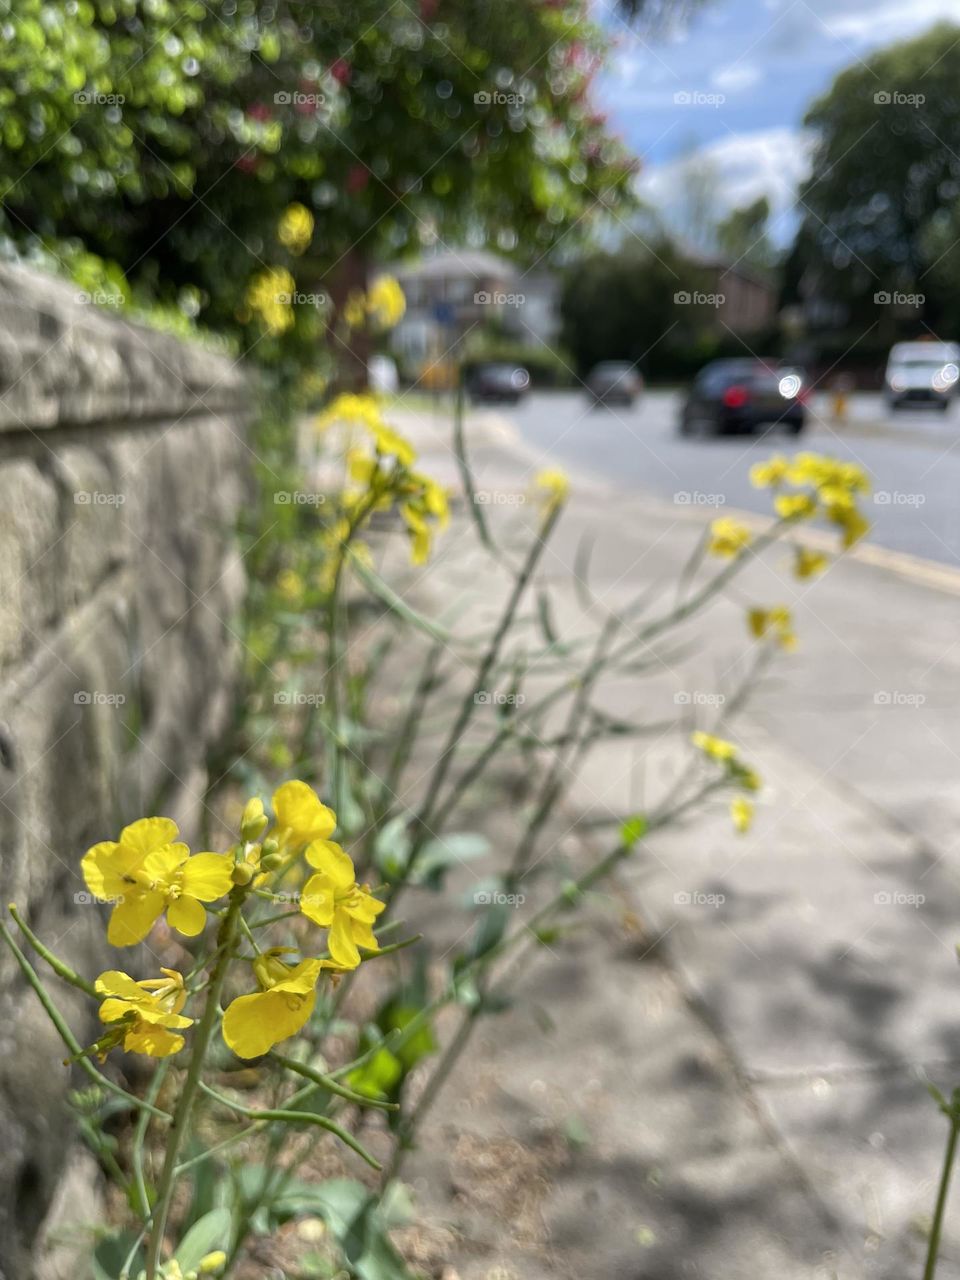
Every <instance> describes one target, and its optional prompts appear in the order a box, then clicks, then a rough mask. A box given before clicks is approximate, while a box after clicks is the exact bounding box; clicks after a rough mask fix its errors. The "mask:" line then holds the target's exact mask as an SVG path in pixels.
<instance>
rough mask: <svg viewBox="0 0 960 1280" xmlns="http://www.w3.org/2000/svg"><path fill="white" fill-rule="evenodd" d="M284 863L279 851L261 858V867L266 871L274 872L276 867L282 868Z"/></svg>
mask: <svg viewBox="0 0 960 1280" xmlns="http://www.w3.org/2000/svg"><path fill="white" fill-rule="evenodd" d="M283 863H284V857H283V854H282V853H281V852H280V850H279V849H277V850H275V851H274V852H273V853H264V854H261V856H260V866H261V867H262V868H263V870H264V871H273V869H274V868H275V867H280V866H282V865H283Z"/></svg>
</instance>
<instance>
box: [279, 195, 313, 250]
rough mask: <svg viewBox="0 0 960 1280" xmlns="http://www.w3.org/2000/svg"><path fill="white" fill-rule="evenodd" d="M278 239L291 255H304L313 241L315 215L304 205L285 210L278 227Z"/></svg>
mask: <svg viewBox="0 0 960 1280" xmlns="http://www.w3.org/2000/svg"><path fill="white" fill-rule="evenodd" d="M277 239H278V240H279V241H280V243H281V244H282V245H284V246H285V247H286V248H287V249H289V250H290V252H291V253H294V254H301V253H303V252H304V251H305V250H306V249H307V247H308V246H309V244H310V241H311V240H312V239H313V214H312V213H311V212H310V210H309V209H307V208H306V207H305V206H304V205H302V204H291V205H288V206H287V208H286V209H284V211H283V214H282V216H281V218H280V222H279V224H278V226H277Z"/></svg>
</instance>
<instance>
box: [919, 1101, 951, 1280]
mask: <svg viewBox="0 0 960 1280" xmlns="http://www.w3.org/2000/svg"><path fill="white" fill-rule="evenodd" d="M941 1109H942V1111H943V1113H944V1115H945V1116H946V1117H947V1119H948V1120H949V1121H950V1132H949V1134H948V1135H947V1147H946V1150H945V1151H944V1153H943V1168H942V1169H941V1171H940V1189H939V1190H938V1192H937V1206H936V1208H935V1209H934V1212H933V1223H932V1225H931V1227H930V1242H929V1245H928V1247H927V1262H926V1266H925V1267H924V1268H923V1280H934V1277H935V1275H936V1273H937V1260H938V1259H939V1257H940V1237H941V1235H942V1233H943V1218H944V1214H945V1212H946V1208H947V1193H948V1192H949V1190H950V1177H951V1174H952V1173H953V1165H954V1162H955V1160H956V1155H957V1139H958V1137H960V1089H954V1091H953V1098H952V1100H951V1103H950V1105H949V1106H948V1107H943V1108H941Z"/></svg>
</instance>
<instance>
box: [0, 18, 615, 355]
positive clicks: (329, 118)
mask: <svg viewBox="0 0 960 1280" xmlns="http://www.w3.org/2000/svg"><path fill="white" fill-rule="evenodd" d="M5 22H6V24H7V26H6V28H5V31H4V35H5V37H6V38H5V41H4V43H3V44H2V45H0V106H2V108H3V116H2V124H0V128H2V131H3V140H4V144H5V145H4V148H3V151H2V154H0V235H2V236H3V237H4V241H5V243H6V244H7V246H8V248H11V249H13V250H15V251H16V252H19V253H23V252H25V251H27V250H28V249H30V248H34V247H36V246H38V245H45V246H47V247H48V248H49V249H50V250H51V251H52V252H54V253H55V254H56V255H57V256H58V257H60V258H62V259H64V260H65V261H66V263H67V265H68V267H69V268H71V269H74V268H75V266H76V262H77V260H78V258H81V257H82V255H83V254H86V253H92V254H94V255H97V256H98V257H99V258H102V259H104V260H106V261H108V262H111V263H115V264H117V272H118V278H119V279H123V278H125V279H126V281H127V282H128V283H129V286H130V287H131V288H132V290H133V291H135V292H139V293H142V294H144V295H147V296H150V297H153V298H159V299H160V300H162V301H165V302H167V303H169V304H172V305H179V306H181V307H184V308H185V309H187V310H189V311H190V312H191V313H196V314H198V316H199V319H200V320H201V321H202V322H203V323H205V324H207V325H209V326H211V327H214V328H217V329H221V330H224V329H226V330H232V331H234V332H238V333H239V335H240V337H241V338H242V341H243V343H244V344H245V345H246V346H248V347H249V346H251V345H253V344H254V343H256V344H257V349H258V354H259V355H264V356H277V357H280V356H282V354H283V353H284V352H296V351H297V349H298V343H299V346H300V348H301V349H302V350H301V352H300V354H301V355H303V356H306V357H309V353H310V352H312V351H315V348H316V341H317V335H318V332H319V331H320V329H322V327H323V322H322V320H321V319H320V318H319V317H318V313H317V312H316V310H315V309H314V308H312V307H295V308H294V309H293V312H294V314H293V317H292V318H293V324H292V325H290V326H289V328H285V329H284V330H283V331H282V332H280V333H277V332H275V333H269V334H267V336H264V332H263V325H262V323H261V320H260V319H258V316H257V314H256V309H255V308H254V309H251V307H250V305H249V289H250V286H251V282H253V281H255V280H256V278H257V276H258V274H260V273H262V272H264V271H265V270H266V269H268V268H273V267H282V268H284V269H285V270H289V271H291V272H292V273H293V277H294V279H295V280H296V284H297V288H298V289H301V288H309V289H311V290H314V289H317V287H318V286H319V291H321V292H322V291H323V288H324V287H328V288H329V289H330V290H331V291H333V292H336V291H337V289H338V288H339V289H340V291H341V292H343V291H344V289H345V288H346V287H347V286H349V285H351V284H353V283H357V282H360V281H362V279H363V278H364V277H365V276H366V274H367V271H368V264H369V263H370V262H371V261H372V260H376V259H383V258H390V257H393V256H395V255H396V254H398V253H400V252H402V251H403V250H405V249H407V248H408V247H410V246H413V245H415V244H417V243H418V242H420V241H421V240H423V239H428V238H430V237H436V236H438V235H439V236H441V237H462V236H463V235H464V234H466V233H467V232H470V233H471V234H472V235H473V236H474V237H476V238H481V239H485V240H488V241H491V242H492V243H494V244H496V245H497V246H498V247H499V248H500V249H501V250H503V251H507V252H512V253H514V254H516V255H518V256H521V257H527V258H529V259H530V260H533V259H536V258H538V257H539V256H540V255H541V254H543V253H544V252H545V251H546V250H548V249H549V248H550V246H551V245H552V244H554V243H555V242H556V241H557V240H558V239H560V238H561V237H563V236H564V235H566V234H568V233H570V232H571V231H573V230H574V229H577V230H579V229H580V228H581V227H583V226H585V225H587V223H588V221H589V215H590V214H591V213H592V212H593V211H594V210H596V209H603V208H604V207H605V206H607V205H608V204H612V203H616V202H618V201H620V200H622V199H624V198H625V197H626V195H627V192H628V182H629V177H630V173H631V169H632V165H631V162H630V160H629V158H628V156H627V155H626V153H625V152H624V151H623V149H622V148H621V147H620V145H619V144H618V143H616V142H615V141H614V140H613V139H612V138H611V137H610V136H609V134H608V132H607V130H606V127H605V122H604V120H603V119H602V117H600V116H598V115H597V114H596V113H595V111H594V110H593V108H592V106H591V103H590V83H591V79H592V77H593V75H594V73H595V71H596V69H597V67H598V66H599V63H600V60H601V58H602V56H603V52H604V47H605V46H604V41H603V38H602V36H601V34H600V32H599V30H598V29H597V28H596V27H595V26H593V25H592V24H591V23H590V22H589V21H588V20H587V19H586V17H585V16H584V13H583V11H581V9H580V8H579V7H578V6H577V5H573V6H563V7H558V6H555V5H551V4H541V3H535V2H534V0H450V2H449V3H445V4H444V5H443V6H440V5H438V4H437V3H436V0H419V4H418V5H414V6H411V5H407V4H401V5H393V6H391V5H389V4H388V3H386V2H385V0H376V2H375V0H354V3H352V4H350V5H344V4H342V3H331V2H330V0H318V2H316V3H311V4H309V5H304V4H302V3H295V2H293V0H277V2H276V3H273V4H270V5H267V4H263V3H259V2H257V0H236V3H233V4H231V5H229V6H209V5H206V4H203V3H200V2H199V0H152V2H151V3H150V4H144V3H142V0H19V3H18V5H17V6H16V7H15V9H14V10H13V12H12V13H11V14H9V15H8V16H7V18H6V19H5ZM293 202H296V203H298V204H301V205H302V206H303V207H304V208H305V209H307V210H308V211H309V213H310V214H311V215H312V217H313V219H314V223H315V225H314V231H313V236H312V241H311V243H310V245H309V247H308V248H307V250H306V252H305V253H302V255H299V256H298V255H297V254H296V253H294V252H291V250H290V247H289V246H287V247H284V246H283V245H281V244H279V243H278V238H277V228H278V223H279V220H280V218H281V216H282V213H283V211H284V210H285V209H286V208H287V207H288V206H289V205H290V204H291V203H293ZM299 247H300V248H301V249H302V248H303V246H299ZM82 260H83V261H84V262H87V259H85V258H83V259H82ZM269 279H271V280H272V279H274V277H270V278H269ZM277 279H279V277H278V278H277Z"/></svg>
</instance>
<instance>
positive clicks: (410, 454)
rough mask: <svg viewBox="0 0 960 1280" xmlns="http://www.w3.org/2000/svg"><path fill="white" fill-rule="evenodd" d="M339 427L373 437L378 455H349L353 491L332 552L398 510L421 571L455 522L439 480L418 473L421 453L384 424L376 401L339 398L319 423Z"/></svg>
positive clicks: (332, 537)
mask: <svg viewBox="0 0 960 1280" xmlns="http://www.w3.org/2000/svg"><path fill="white" fill-rule="evenodd" d="M335 422H343V423H346V424H348V425H350V426H358V427H361V428H363V429H364V430H365V431H367V432H369V433H370V435H371V436H372V437H373V453H372V454H371V453H369V452H368V451H367V450H366V449H363V448H355V449H351V450H350V452H349V454H348V455H347V466H348V473H349V476H350V480H351V481H352V482H353V487H351V488H349V489H348V490H347V491H346V492H345V494H344V498H343V513H342V516H341V517H340V519H339V520H338V521H336V522H335V523H334V524H333V525H331V527H330V529H329V530H328V535H327V536H328V539H329V541H330V543H331V546H332V547H336V546H338V545H342V544H343V542H344V541H345V540H346V539H347V537H348V536H350V535H351V534H352V533H353V532H355V531H356V529H357V528H358V527H359V526H360V525H362V524H363V523H364V521H365V520H366V519H367V518H368V517H369V516H370V515H371V514H372V513H373V512H374V511H386V510H389V509H390V508H391V507H393V506H396V507H397V509H398V511H399V512H400V515H401V517H402V519H403V522H404V524H405V525H406V528H407V533H408V535H409V538H410V556H411V560H412V562H413V563H414V564H416V565H419V564H425V563H426V561H427V560H428V559H429V556H430V550H431V547H432V545H433V536H434V533H435V531H436V530H437V529H443V528H445V527H446V525H447V523H448V521H449V517H450V512H449V505H448V502H447V495H446V492H445V491H444V489H443V488H442V487H441V486H440V485H439V484H437V482H436V481H435V480H432V479H431V478H430V477H429V476H427V475H424V474H423V473H422V472H419V471H415V470H414V469H413V464H414V462H415V461H416V458H417V452H416V450H415V449H414V447H413V445H412V444H411V443H410V441H409V440H407V439H405V438H404V437H403V436H402V435H401V434H400V433H399V432H398V431H396V430H395V429H394V428H393V427H391V426H390V425H389V424H388V423H387V422H386V421H385V420H384V418H383V415H382V413H381V411H380V406H379V404H378V403H377V401H376V399H375V398H374V397H373V396H369V395H354V394H350V393H347V394H344V395H339V396H337V398H336V399H335V400H334V401H333V403H332V404H331V405H330V406H329V408H328V409H326V410H325V412H324V413H323V414H321V415H320V417H319V418H318V419H317V426H318V427H319V428H320V429H323V428H325V427H328V426H330V425H331V424H332V423H335ZM356 551H357V548H356V547H354V552H356ZM361 554H364V552H363V551H361Z"/></svg>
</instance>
